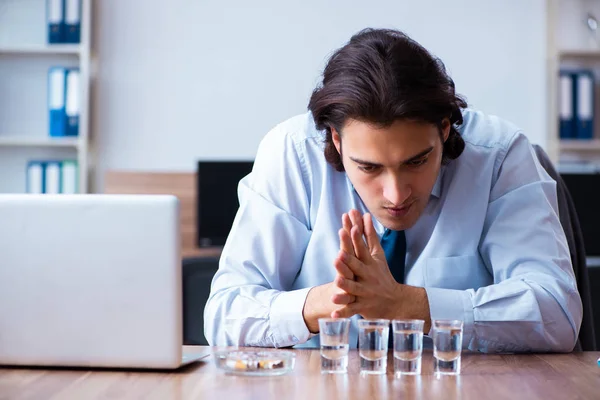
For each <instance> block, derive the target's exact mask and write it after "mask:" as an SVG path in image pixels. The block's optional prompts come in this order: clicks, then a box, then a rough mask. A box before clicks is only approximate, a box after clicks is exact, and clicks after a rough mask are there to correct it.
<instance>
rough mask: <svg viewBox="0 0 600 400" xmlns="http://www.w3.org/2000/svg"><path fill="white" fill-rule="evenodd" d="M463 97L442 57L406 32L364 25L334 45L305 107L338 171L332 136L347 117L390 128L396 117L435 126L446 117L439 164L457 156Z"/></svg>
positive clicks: (339, 165)
mask: <svg viewBox="0 0 600 400" xmlns="http://www.w3.org/2000/svg"><path fill="white" fill-rule="evenodd" d="M466 107H467V103H466V100H465V99H463V98H462V97H461V96H459V95H457V94H456V92H455V89H454V81H453V80H452V79H451V78H450V76H449V75H448V74H447V73H446V68H445V66H444V64H443V63H442V61H441V60H439V59H438V58H436V57H434V56H433V55H431V54H430V53H429V52H428V51H427V50H426V49H425V48H424V47H423V46H421V45H420V44H418V43H417V42H415V41H414V40H412V39H411V38H410V37H408V36H407V35H406V34H404V33H403V32H400V31H396V30H390V29H371V28H369V29H365V30H362V31H360V32H358V33H357V34H355V35H354V36H352V38H351V39H350V41H349V42H348V43H347V44H346V45H345V46H344V47H342V48H340V49H338V50H337V51H336V52H335V53H334V54H333V55H332V56H331V57H330V59H329V61H328V62H327V65H326V67H325V70H324V71H323V82H322V84H320V85H319V86H317V88H316V89H315V90H314V91H313V93H312V96H311V98H310V101H309V104H308V109H309V110H310V111H311V113H312V115H313V118H314V120H315V125H316V127H317V129H319V130H325V131H326V136H325V158H326V160H327V161H328V162H329V163H330V164H332V165H333V166H334V167H335V169H336V170H338V171H344V166H343V164H342V160H341V157H340V155H339V154H338V152H337V150H336V148H335V146H334V144H333V140H332V134H331V128H334V129H335V130H336V131H337V132H341V129H342V127H343V126H344V125H345V123H346V122H347V121H348V120H349V119H354V120H358V121H361V122H368V123H371V124H374V125H376V126H378V127H382V128H383V127H388V126H390V125H392V123H394V121H397V120H411V121H418V122H426V123H430V124H434V125H436V126H438V128H439V129H440V134H441V132H442V122H443V120H444V119H445V118H448V119H449V120H450V124H451V127H450V134H449V136H448V139H447V140H446V142H445V143H444V150H443V156H442V163H444V164H446V163H448V162H449V161H450V160H453V159H455V158H457V157H458V156H460V155H461V153H462V152H463V150H464V148H465V142H464V141H463V139H462V137H461V136H460V134H459V133H458V131H457V130H456V128H455V127H456V126H458V125H460V124H462V122H463V118H462V113H461V108H466Z"/></svg>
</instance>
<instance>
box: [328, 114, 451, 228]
mask: <svg viewBox="0 0 600 400" xmlns="http://www.w3.org/2000/svg"><path fill="white" fill-rule="evenodd" d="M449 132H450V122H449V121H448V120H445V121H444V123H443V125H442V137H440V131H439V129H438V127H437V126H435V125H432V124H427V123H422V122H413V121H405V120H398V121H396V122H394V123H393V124H392V125H391V126H389V127H386V128H379V127H377V126H374V125H371V124H369V123H366V122H359V121H356V120H349V121H348V123H346V125H344V127H343V128H342V131H341V135H340V132H337V131H335V130H334V129H332V134H333V142H334V144H335V147H336V148H337V151H338V153H340V154H341V155H342V162H343V163H344V168H345V170H346V173H347V174H348V178H349V179H350V182H352V184H353V185H354V188H355V189H356V191H357V192H358V194H359V195H360V197H361V199H362V201H363V202H364V203H365V205H366V206H367V208H368V209H369V211H370V212H371V214H372V215H373V216H374V217H375V218H376V219H377V220H378V221H379V222H381V223H382V224H383V225H384V226H385V227H386V228H389V229H393V230H404V229H408V228H410V227H412V226H413V225H414V224H415V223H416V222H417V220H418V219H419V217H420V216H421V214H422V213H423V210H424V209H425V206H427V202H428V201H429V196H430V194H431V190H432V189H433V185H434V184H435V181H436V179H437V176H438V174H439V172H440V168H441V160H442V152H443V143H442V140H443V141H446V139H447V138H448V134H449Z"/></svg>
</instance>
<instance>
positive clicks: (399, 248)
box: [381, 229, 406, 283]
mask: <svg viewBox="0 0 600 400" xmlns="http://www.w3.org/2000/svg"><path fill="white" fill-rule="evenodd" d="M381 247H383V251H384V252H385V259H386V260H387V263H388V266H389V268H390V272H391V273H392V276H393V277H394V279H395V280H396V282H398V283H404V265H405V263H406V235H405V234H404V231H393V230H391V229H386V230H385V232H384V234H383V237H382V238H381Z"/></svg>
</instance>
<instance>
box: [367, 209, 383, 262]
mask: <svg viewBox="0 0 600 400" xmlns="http://www.w3.org/2000/svg"><path fill="white" fill-rule="evenodd" d="M363 219H364V223H365V237H366V239H367V246H368V247H369V253H371V255H376V254H385V252H384V250H383V247H381V241H380V240H379V236H377V231H376V230H375V226H374V225H373V217H372V216H371V214H369V213H367V214H365V215H364V216H363Z"/></svg>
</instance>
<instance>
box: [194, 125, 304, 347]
mask: <svg viewBox="0 0 600 400" xmlns="http://www.w3.org/2000/svg"><path fill="white" fill-rule="evenodd" d="M298 150H299V145H298V144H297V143H295V142H294V140H293V138H292V137H291V136H290V134H287V133H286V132H284V131H282V130H281V128H278V127H276V128H275V129H273V130H272V131H271V132H269V133H268V134H267V135H266V136H265V138H264V139H263V140H262V141H261V144H260V145H259V149H258V151H257V155H256V158H255V162H254V167H253V170H252V172H251V173H250V174H249V175H248V176H247V177H245V178H244V179H242V180H241V181H240V183H239V186H238V197H239V202H240V208H239V210H238V212H237V214H236V217H235V220H234V222H233V225H232V228H231V231H230V233H229V236H228V238H227V241H226V244H225V246H224V248H223V252H222V255H221V259H220V262H219V269H218V271H217V273H216V274H215V276H214V278H213V281H212V285H211V292H210V296H209V299H208V301H207V304H206V307H205V310H204V321H205V328H204V330H205V336H206V338H207V340H208V342H209V343H210V344H211V345H238V346H260V347H285V346H292V345H295V344H298V343H303V342H305V341H306V340H308V339H309V338H310V336H311V335H310V332H309V330H308V328H307V327H306V324H305V322H304V318H303V315H302V310H303V308H304V302H305V300H306V296H307V294H308V291H309V290H310V288H306V289H301V290H290V289H291V287H292V284H293V282H294V280H295V278H296V276H297V274H298V273H299V271H300V268H301V265H302V260H303V258H304V253H305V251H306V247H307V245H308V241H309V238H310V235H311V231H310V228H309V225H310V212H309V200H308V199H309V196H308V194H307V189H306V188H307V186H306V184H305V182H306V179H307V177H306V175H305V173H304V171H305V170H304V169H303V167H304V165H303V162H304V159H303V157H302V156H301V153H300V152H299V151H298ZM215 212H218V210H215Z"/></svg>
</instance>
